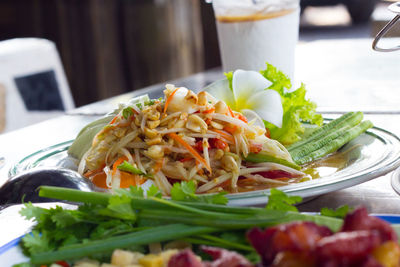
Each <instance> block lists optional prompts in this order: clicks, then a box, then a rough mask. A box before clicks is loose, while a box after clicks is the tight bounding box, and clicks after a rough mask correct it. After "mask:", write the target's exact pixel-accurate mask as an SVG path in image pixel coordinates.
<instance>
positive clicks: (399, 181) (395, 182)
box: [391, 168, 400, 195]
mask: <svg viewBox="0 0 400 267" xmlns="http://www.w3.org/2000/svg"><path fill="white" fill-rule="evenodd" d="M391 183H392V188H393V189H394V191H396V193H397V194H399V195H400V168H398V169H397V170H396V171H394V172H393V174H392V179H391Z"/></svg>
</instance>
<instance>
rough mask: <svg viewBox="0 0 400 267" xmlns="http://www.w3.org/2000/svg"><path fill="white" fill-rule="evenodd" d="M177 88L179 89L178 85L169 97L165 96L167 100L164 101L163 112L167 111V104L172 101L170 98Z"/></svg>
mask: <svg viewBox="0 0 400 267" xmlns="http://www.w3.org/2000/svg"><path fill="white" fill-rule="evenodd" d="M178 89H179V87H178V88H176V89H175V90H174V91H173V92H172V93H171V94H170V95H169V97H168V98H167V100H166V101H165V105H164V113H166V112H167V108H168V105H169V103H170V102H171V101H172V98H174V95H175V93H176V91H178Z"/></svg>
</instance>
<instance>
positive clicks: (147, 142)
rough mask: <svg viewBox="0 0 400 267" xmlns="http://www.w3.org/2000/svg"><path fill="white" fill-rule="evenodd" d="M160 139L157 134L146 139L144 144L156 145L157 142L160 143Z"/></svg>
mask: <svg viewBox="0 0 400 267" xmlns="http://www.w3.org/2000/svg"><path fill="white" fill-rule="evenodd" d="M161 141H162V138H161V136H158V137H156V138H153V139H146V144H147V145H148V146H152V145H158V144H159V143H161Z"/></svg>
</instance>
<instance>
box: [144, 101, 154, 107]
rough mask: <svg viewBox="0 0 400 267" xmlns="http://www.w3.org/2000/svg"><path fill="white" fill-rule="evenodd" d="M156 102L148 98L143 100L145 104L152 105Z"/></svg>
mask: <svg viewBox="0 0 400 267" xmlns="http://www.w3.org/2000/svg"><path fill="white" fill-rule="evenodd" d="M155 103H156V101H155V100H154V99H150V100H149V101H146V102H144V105H145V106H152V105H154V104H155Z"/></svg>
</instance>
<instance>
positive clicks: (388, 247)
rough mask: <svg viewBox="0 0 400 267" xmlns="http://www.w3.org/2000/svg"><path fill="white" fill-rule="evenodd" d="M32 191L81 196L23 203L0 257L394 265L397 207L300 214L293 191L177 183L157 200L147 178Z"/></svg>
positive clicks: (38, 262) (201, 264)
mask: <svg viewBox="0 0 400 267" xmlns="http://www.w3.org/2000/svg"><path fill="white" fill-rule="evenodd" d="M180 194H183V195H186V192H185V191H184V190H182V191H181V192H180ZM40 195H42V196H45V197H49V198H53V197H55V198H56V199H59V200H63V201H73V202H76V203H79V205H78V206H77V207H76V208H75V209H71V208H70V207H62V206H54V205H53V206H52V207H41V206H37V205H33V204H30V203H28V204H25V205H24V206H23V208H22V209H21V210H20V214H21V220H22V217H24V218H25V219H26V220H29V224H30V223H31V222H32V221H33V227H32V228H31V229H28V227H27V231H28V232H29V230H30V231H31V232H30V233H27V234H26V235H24V236H22V237H19V238H17V239H15V240H13V241H11V242H10V243H8V244H6V245H4V246H3V247H0V261H1V263H2V266H5V267H11V266H13V267H35V266H53V267H59V266H63V267H83V266H85V267H100V266H101V267H115V266H117V267H128V266H129V267H130V266H135V267H147V266H155V267H162V266H168V267H177V266H178V267H179V266H185V267H192V266H193V267H208V266H216V267H223V266H230V267H236V266H237V267H239V266H241V267H243V266H244V267H254V266H265V267H283V266H309V267H317V266H337V267H345V266H353V267H357V266H360V267H362V266H364V267H365V266H377V267H378V266H381V267H385V266H394V267H398V266H400V247H399V244H398V233H399V224H398V223H399V221H400V219H399V216H396V215H385V216H371V215H368V213H367V210H366V209H365V208H363V207H358V208H354V209H353V208H349V207H348V206H342V207H340V208H338V209H337V210H329V209H322V210H321V213H319V214H307V213H306V214H305V213H299V212H298V211H297V209H296V207H295V206H293V204H295V203H297V202H298V201H301V198H300V197H297V196H288V195H286V194H284V193H283V192H282V191H279V190H277V189H272V190H271V197H270V198H271V201H270V202H269V203H268V204H267V205H266V207H263V208H261V207H260V208H255V207H232V206H225V205H220V204H215V203H214V202H213V201H210V199H207V200H206V198H207V196H206V197H205V198H201V199H193V198H191V196H188V198H185V200H183V201H182V200H179V201H176V200H173V199H174V198H176V196H177V192H174V193H173V197H172V198H173V199H172V200H171V199H163V198H162V193H161V191H160V190H159V189H158V188H156V187H155V186H151V187H150V188H149V190H147V191H143V189H142V188H140V187H138V186H135V187H131V188H130V189H116V191H115V194H109V193H98V192H82V191H77V190H73V189H65V188H58V187H49V186H43V187H41V189H40ZM14 264H15V265H14Z"/></svg>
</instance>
